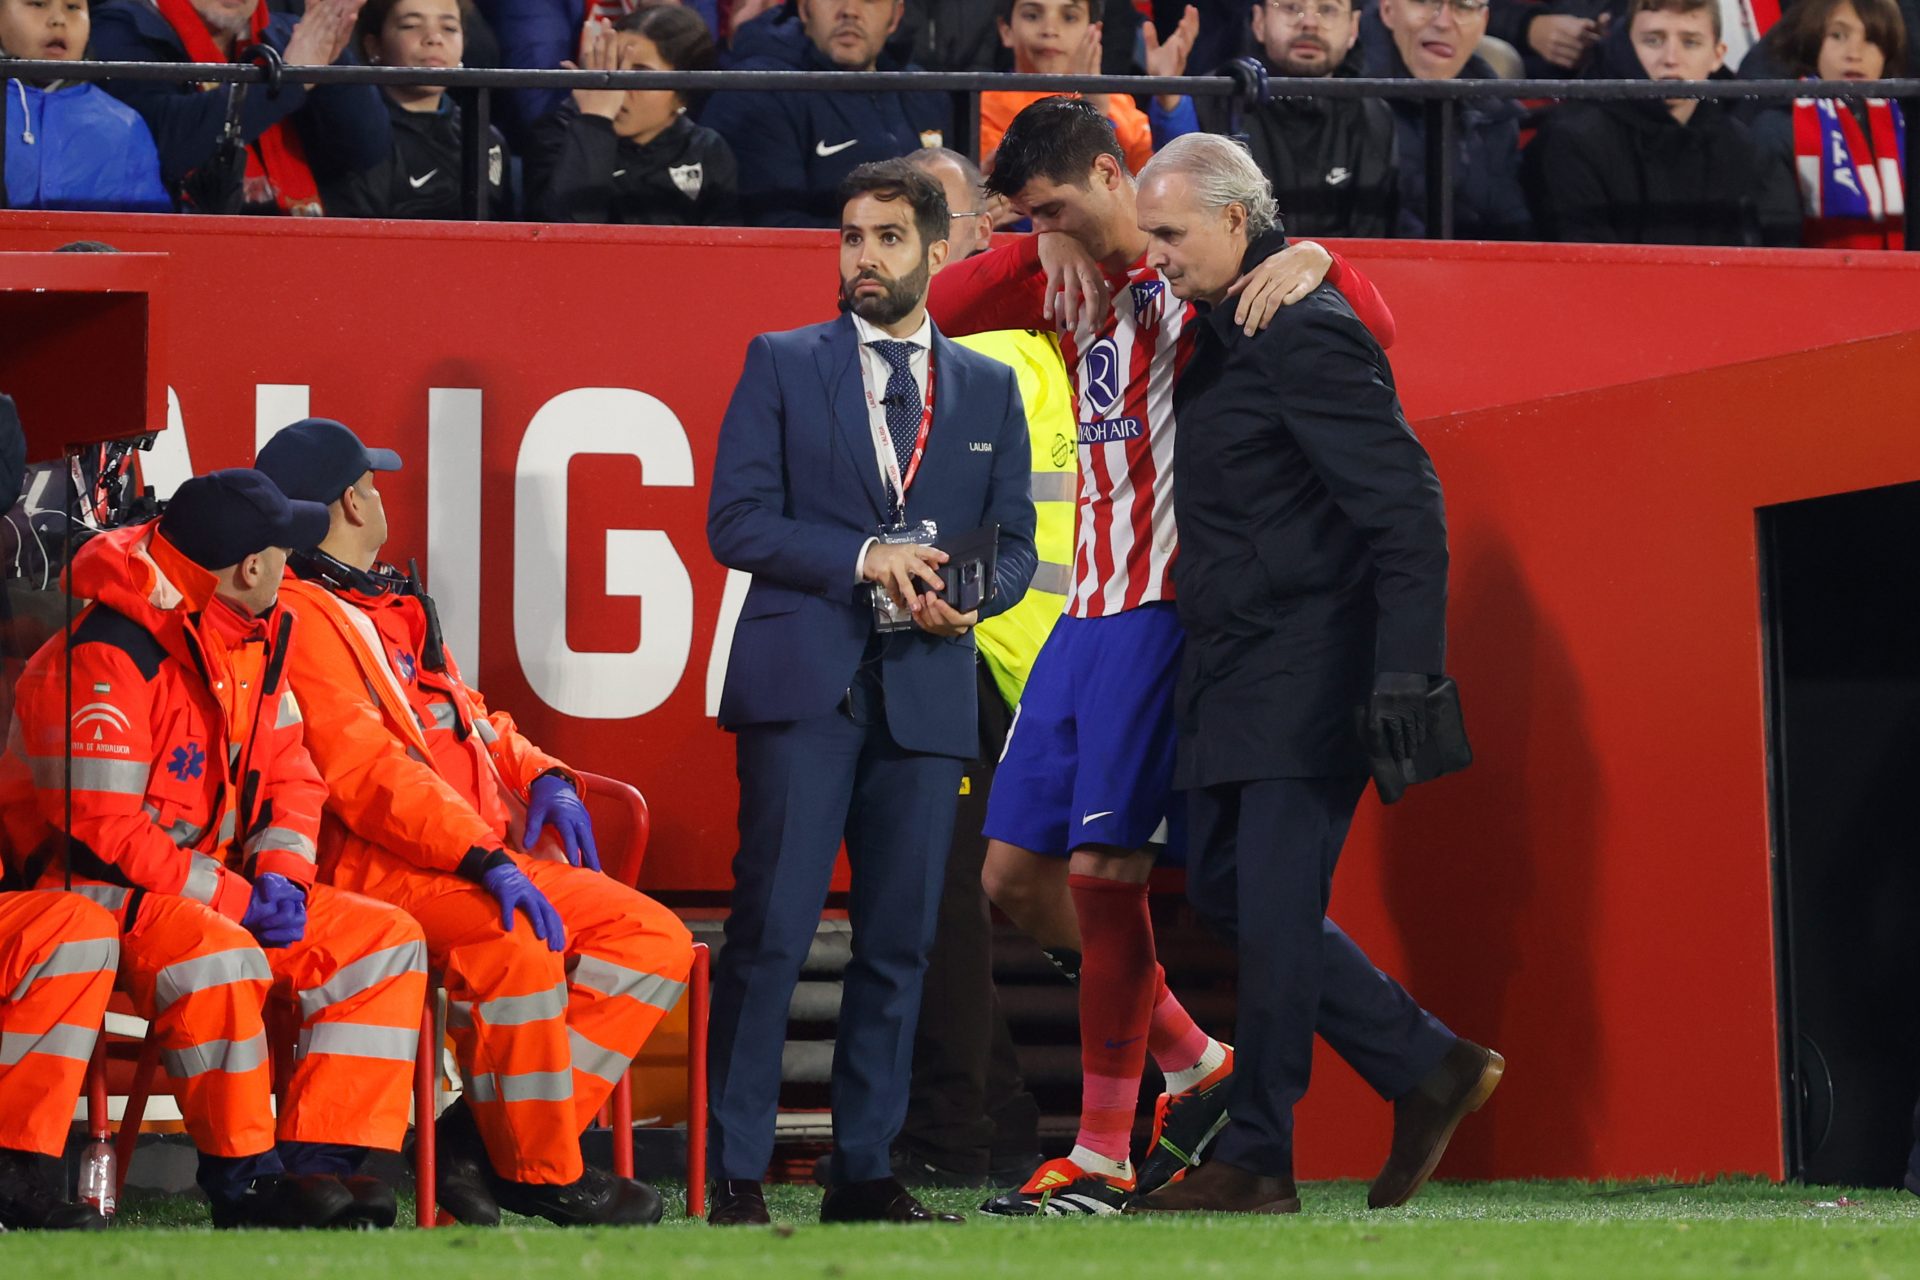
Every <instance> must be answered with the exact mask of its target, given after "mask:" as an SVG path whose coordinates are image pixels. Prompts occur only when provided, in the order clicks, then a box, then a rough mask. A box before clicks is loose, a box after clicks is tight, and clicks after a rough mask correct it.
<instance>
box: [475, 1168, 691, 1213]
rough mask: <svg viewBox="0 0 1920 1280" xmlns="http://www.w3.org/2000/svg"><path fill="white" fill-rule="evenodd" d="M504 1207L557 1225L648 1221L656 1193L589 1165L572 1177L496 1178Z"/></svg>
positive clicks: (655, 1209)
mask: <svg viewBox="0 0 1920 1280" xmlns="http://www.w3.org/2000/svg"><path fill="white" fill-rule="evenodd" d="M493 1192H494V1198H495V1199H496V1200H498V1201H499V1202H500V1207H501V1208H503V1209H511V1210H513V1212H515V1213H523V1214H525V1215H527V1216H528V1217H530V1218H545V1219H546V1220H547V1221H548V1222H551V1223H553V1224H554V1225H556V1226H561V1227H646V1226H652V1225H653V1224H654V1223H656V1222H658V1221H660V1214H661V1212H662V1209H663V1207H664V1206H663V1203H662V1201H661V1199H660V1193H659V1192H658V1191H655V1190H654V1189H653V1188H652V1187H650V1186H648V1185H647V1184H646V1183H644V1182H635V1181H634V1180H633V1179H631V1178H616V1177H614V1176H613V1175H612V1174H610V1173H607V1172H606V1171H604V1170H601V1169H594V1168H588V1169H587V1170H586V1171H585V1172H584V1173H582V1174H581V1175H580V1176H579V1177H578V1178H576V1179H575V1180H574V1181H572V1182H565V1183H547V1182H513V1181H510V1180H508V1179H506V1178H496V1179H494V1184H493Z"/></svg>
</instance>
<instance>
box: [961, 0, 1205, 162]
mask: <svg viewBox="0 0 1920 1280" xmlns="http://www.w3.org/2000/svg"><path fill="white" fill-rule="evenodd" d="M1090 5H1091V0H1001V3H1000V12H999V18H998V21H999V27H1000V43H1001V44H1003V45H1005V46H1006V47H1007V48H1009V49H1011V50H1013V69H1014V70H1015V71H1016V72H1019V73H1021V74H1023V75H1089V76H1091V75H1099V74H1100V38H1101V34H1100V33H1101V24H1100V23H1097V22H1095V21H1093V11H1092V9H1091V7H1090ZM1140 30H1141V37H1142V40H1143V42H1144V44H1145V48H1146V71H1147V74H1148V75H1150V76H1178V75H1185V74H1186V70H1187V54H1188V53H1189V52H1190V51H1191V50H1192V48H1193V42H1194V40H1195V38H1196V37H1198V36H1199V34H1200V14H1199V11H1198V10H1196V9H1195V8H1194V7H1193V6H1192V5H1188V6H1187V9H1186V13H1185V14H1184V15H1183V16H1182V17H1181V19H1180V25H1179V26H1178V27H1176V28H1175V29H1174V32H1173V34H1172V35H1171V36H1169V37H1168V38H1167V40H1166V42H1165V43H1164V44H1163V43H1161V41H1160V39H1159V38H1158V34H1157V33H1156V32H1155V31H1154V28H1153V24H1152V23H1151V22H1148V23H1145V24H1143V25H1142V26H1141V29H1140ZM1052 96H1054V95H1053V94H1051V93H1015V92H1004V93H983V94H981V95H980V154H981V156H982V157H984V158H986V159H987V162H988V167H991V164H992V156H993V153H994V152H995V151H996V150H998V149H999V147H1000V138H1001V136H1002V135H1003V134H1005V133H1006V131H1007V126H1008V125H1009V124H1011V123H1013V118H1014V117H1015V116H1017V115H1019V114H1020V112H1021V110H1022V109H1023V108H1025V107H1026V106H1027V105H1028V104H1030V103H1033V102H1037V101H1038V100H1040V99H1041V98H1047V97H1052ZM1091 101H1092V103H1093V105H1094V106H1096V107H1098V108H1099V109H1100V111H1101V113H1102V114H1103V115H1105V116H1106V117H1107V119H1109V120H1111V121H1112V122H1113V131H1114V134H1115V135H1116V136H1117V137H1118V138H1119V139H1120V148H1121V150H1122V151H1124V152H1126V156H1127V168H1129V169H1131V170H1132V171H1134V172H1135V173H1138V172H1139V171H1140V168H1141V166H1143V165H1145V164H1146V162H1147V161H1148V160H1150V159H1152V157H1153V153H1154V150H1155V148H1157V147H1162V146H1165V145H1166V144H1167V142H1169V141H1170V140H1172V139H1174V138H1177V137H1179V136H1180V135H1181V134H1183V133H1195V132H1198V131H1199V128H1200V121H1199V118H1198V117H1197V116H1196V115H1195V114H1194V109H1193V99H1192V98H1189V97H1187V96H1186V95H1184V94H1161V95H1159V96H1157V97H1156V98H1154V100H1153V106H1152V107H1151V109H1150V110H1149V111H1141V110H1140V108H1139V107H1138V106H1137V105H1135V103H1134V101H1133V99H1132V98H1130V97H1128V96H1127V95H1125V94H1119V93H1103V94H1096V95H1094V97H1093V98H1092V99H1091Z"/></svg>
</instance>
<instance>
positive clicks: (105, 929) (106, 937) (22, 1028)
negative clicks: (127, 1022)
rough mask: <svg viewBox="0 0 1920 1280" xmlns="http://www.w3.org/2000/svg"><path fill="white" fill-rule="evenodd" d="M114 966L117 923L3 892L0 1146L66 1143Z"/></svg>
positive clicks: (81, 903) (68, 896) (80, 903)
mask: <svg viewBox="0 0 1920 1280" xmlns="http://www.w3.org/2000/svg"><path fill="white" fill-rule="evenodd" d="M119 967H120V927H119V925H118V924H117V923H116V922H115V920H114V918H113V916H112V914H111V913H109V912H108V911H107V910H106V909H105V908H104V907H100V906H97V905H95V904H94V903H92V902H89V901H87V900H86V899H85V898H83V897H81V896H79V895H78V894H73V893H61V892H58V891H48V890H35V891H33V892H31V893H4V894H0V1147H6V1148H10V1149H11V1150H14V1151H32V1152H37V1153H39V1154H41V1155H49V1156H57V1155H59V1154H60V1153H61V1152H62V1151H64V1150H65V1149H66V1145H67V1130H68V1128H69V1127H70V1126H71V1125H72V1124H73V1108H74V1103H75V1102H77V1101H79V1098H80V1090H81V1087H82V1086H83V1085H84V1084H85V1082H86V1076H87V1061H88V1059H90V1058H91V1057H92V1056H93V1045H94V1041H95V1040H96V1039H97V1038H98V1037H99V1034H100V1022H101V1020H102V1019H103V1018H105V1017H106V1013H107V997H108V996H109V995H111V994H112V992H113V975H114V971H115V970H116V969H118V968H119Z"/></svg>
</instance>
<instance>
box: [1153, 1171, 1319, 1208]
mask: <svg viewBox="0 0 1920 1280" xmlns="http://www.w3.org/2000/svg"><path fill="white" fill-rule="evenodd" d="M1126 1211H1127V1212H1128V1213H1298V1212H1300V1193H1299V1191H1298V1189H1297V1188H1295V1186H1294V1185H1293V1178H1292V1177H1291V1176H1289V1177H1285V1178H1275V1177H1270V1176H1268V1175H1266V1174H1260V1173H1253V1172H1250V1171H1249V1170H1246V1169H1242V1168H1240V1167H1238V1166H1237V1165H1231V1164H1228V1163H1227V1162H1226V1161H1224V1160H1209V1161H1207V1162H1206V1163H1205V1164H1203V1165H1201V1166H1200V1167H1199V1168H1197V1169H1195V1170H1193V1171H1191V1172H1190V1173H1188V1174H1187V1176H1186V1177H1184V1178H1182V1179H1180V1180H1179V1181H1178V1182H1169V1183H1168V1184H1167V1185H1165V1186H1164V1187H1161V1188H1160V1189H1159V1190H1158V1191H1155V1192H1153V1193H1152V1194H1151V1195H1144V1196H1135V1197H1134V1198H1133V1199H1132V1200H1129V1201H1128V1202H1127V1209H1126Z"/></svg>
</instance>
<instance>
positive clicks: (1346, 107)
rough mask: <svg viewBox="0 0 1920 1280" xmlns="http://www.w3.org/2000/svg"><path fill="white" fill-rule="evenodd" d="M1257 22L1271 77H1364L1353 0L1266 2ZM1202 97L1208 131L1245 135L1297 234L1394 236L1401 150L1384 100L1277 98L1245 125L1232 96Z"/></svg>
mask: <svg viewBox="0 0 1920 1280" xmlns="http://www.w3.org/2000/svg"><path fill="white" fill-rule="evenodd" d="M1252 23H1253V40H1254V43H1255V44H1256V45H1257V46H1259V48H1260V50H1261V52H1262V54H1263V55H1264V56H1263V58H1262V61H1264V62H1265V63H1266V66H1267V72H1268V74H1269V75H1272V76H1276V77H1278V76H1299V77H1324V76H1348V75H1356V74H1358V71H1359V66H1358V60H1357V59H1354V58H1349V57H1348V55H1349V54H1350V53H1352V51H1353V48H1354V46H1355V44H1356V43H1357V42H1358V40H1359V38H1360V10H1359V9H1358V8H1357V7H1355V3H1354V0H1279V2H1278V3H1274V4H1269V3H1267V0H1260V3H1259V4H1256V5H1254V6H1253V19H1252ZM1195 101H1196V104H1197V106H1198V107H1199V110H1200V125H1201V127H1202V128H1204V129H1205V130H1206V131H1207V132H1208V133H1234V132H1240V133H1244V134H1245V135H1246V140H1247V149H1248V150H1249V151H1251V152H1252V153H1253V161H1254V163H1255V164H1257V165H1259V166H1260V172H1262V173H1264V174H1266V175H1267V181H1269V182H1271V183H1272V184H1273V196H1274V199H1275V200H1277V201H1279V203H1280V214H1281V218H1282V220H1283V221H1284V223H1285V224H1286V228H1287V230H1288V232H1290V233H1291V234H1292V235H1294V236H1295V237H1299V236H1390V235H1392V234H1393V233H1394V225H1395V221H1396V219H1397V217H1398V213H1399V205H1400V174H1399V170H1400V147H1399V142H1398V139H1397V138H1396V136H1395V134H1396V131H1395V126H1394V119H1393V108H1391V107H1389V106H1388V105H1387V104H1386V101H1385V100H1384V99H1380V98H1275V99H1273V100H1272V101H1270V102H1264V103H1261V104H1260V105H1259V106H1257V107H1254V108H1252V109H1250V110H1248V111H1247V112H1246V113H1245V114H1244V115H1243V116H1241V118H1240V120H1239V122H1238V128H1237V129H1236V128H1235V126H1234V123H1233V121H1232V120H1231V116H1232V114H1233V109H1232V103H1231V100H1230V99H1227V98H1199V99H1196V100H1195Z"/></svg>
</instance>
